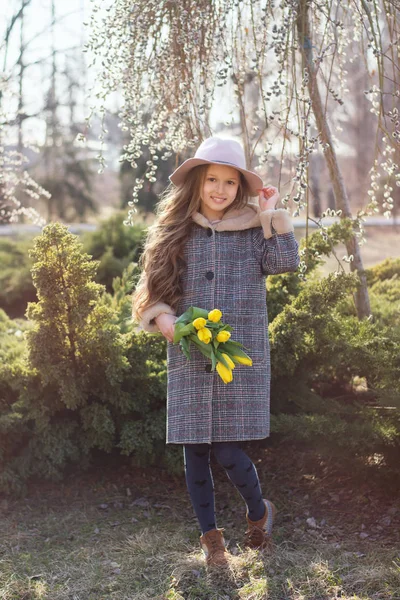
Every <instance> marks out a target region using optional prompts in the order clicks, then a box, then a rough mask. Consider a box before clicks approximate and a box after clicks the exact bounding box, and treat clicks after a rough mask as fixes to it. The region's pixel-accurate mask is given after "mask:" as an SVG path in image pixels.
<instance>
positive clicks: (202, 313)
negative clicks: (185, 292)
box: [191, 306, 209, 321]
mask: <svg viewBox="0 0 400 600" xmlns="http://www.w3.org/2000/svg"><path fill="white" fill-rule="evenodd" d="M191 308H192V321H194V320H195V319H198V318H199V317H202V318H203V319H207V317H208V313H209V311H208V310H205V309H204V308H198V307H197V306H191Z"/></svg>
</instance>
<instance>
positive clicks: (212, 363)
mask: <svg viewBox="0 0 400 600" xmlns="http://www.w3.org/2000/svg"><path fill="white" fill-rule="evenodd" d="M216 366H217V358H216V356H215V352H211V368H212V370H213V371H215V367H216Z"/></svg>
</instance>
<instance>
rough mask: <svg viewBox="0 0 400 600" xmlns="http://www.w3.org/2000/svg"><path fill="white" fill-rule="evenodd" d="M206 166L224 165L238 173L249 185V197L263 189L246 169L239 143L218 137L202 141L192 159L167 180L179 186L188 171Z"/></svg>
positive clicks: (256, 177)
mask: <svg viewBox="0 0 400 600" xmlns="http://www.w3.org/2000/svg"><path fill="white" fill-rule="evenodd" d="M207 164H209V165H211V164H217V165H226V166H228V167H233V168H235V169H237V170H238V171H240V172H241V173H242V174H243V177H244V178H245V179H246V181H247V183H248V185H249V188H250V195H251V196H258V192H257V190H260V189H261V188H262V187H263V181H262V179H261V177H259V176H258V175H257V174H256V173H253V172H252V171H248V170H247V169H246V159H245V156H244V152H243V148H242V146H241V145H240V144H239V142H236V141H235V140H230V139H224V138H219V137H210V138H207V139H206V140H204V142H203V143H202V144H200V146H199V147H198V148H197V150H196V154H195V155H194V157H193V158H188V159H187V160H185V162H183V163H182V164H181V165H180V167H178V168H177V169H176V170H175V171H174V172H173V173H172V175H170V177H169V178H170V180H171V181H172V183H174V184H175V185H181V184H182V183H183V182H184V181H185V178H186V175H187V174H188V173H189V171H191V170H192V169H193V168H194V167H197V166H198V165H207Z"/></svg>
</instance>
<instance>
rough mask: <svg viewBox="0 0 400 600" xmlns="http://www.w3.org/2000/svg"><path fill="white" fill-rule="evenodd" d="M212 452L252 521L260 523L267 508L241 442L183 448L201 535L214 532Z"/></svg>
mask: <svg viewBox="0 0 400 600" xmlns="http://www.w3.org/2000/svg"><path fill="white" fill-rule="evenodd" d="M211 449H212V450H213V452H214V456H215V458H216V459H217V461H218V463H219V464H220V465H221V466H222V467H223V468H224V469H225V472H226V474H227V475H228V477H229V479H230V480H231V481H232V483H233V484H234V485H235V486H236V489H237V490H238V492H239V493H240V495H241V496H242V498H243V499H244V501H245V503H246V505H247V511H248V513H249V518H250V519H251V520H252V521H258V520H259V519H261V518H262V517H263V516H264V513H265V505H264V502H263V497H262V493H261V488H260V482H259V479H258V475H257V470H256V468H255V466H254V464H253V463H252V461H251V460H250V459H249V457H248V456H247V454H245V453H244V452H243V450H242V449H241V448H240V445H239V443H238V442H213V444H212V445H211V446H210V445H209V444H188V445H186V446H184V447H183V457H184V463H185V476H186V484H187V487H188V491H189V495H190V499H191V501H192V505H193V509H194V512H195V513H196V516H197V519H198V521H199V524H200V528H201V531H202V533H203V534H204V533H206V531H210V529H215V528H216V527H217V525H216V519H215V503H214V482H213V478H212V473H211V468H210V454H211Z"/></svg>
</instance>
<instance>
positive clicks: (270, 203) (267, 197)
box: [257, 185, 279, 210]
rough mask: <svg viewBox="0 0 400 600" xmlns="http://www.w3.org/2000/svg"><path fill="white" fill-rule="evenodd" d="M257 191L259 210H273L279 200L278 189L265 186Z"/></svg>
mask: <svg viewBox="0 0 400 600" xmlns="http://www.w3.org/2000/svg"><path fill="white" fill-rule="evenodd" d="M257 191H258V192H259V196H258V203H259V205H260V210H268V209H274V208H275V206H276V205H277V203H278V200H279V192H278V188H276V187H273V186H272V185H267V186H266V187H264V188H263V189H262V190H257Z"/></svg>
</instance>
